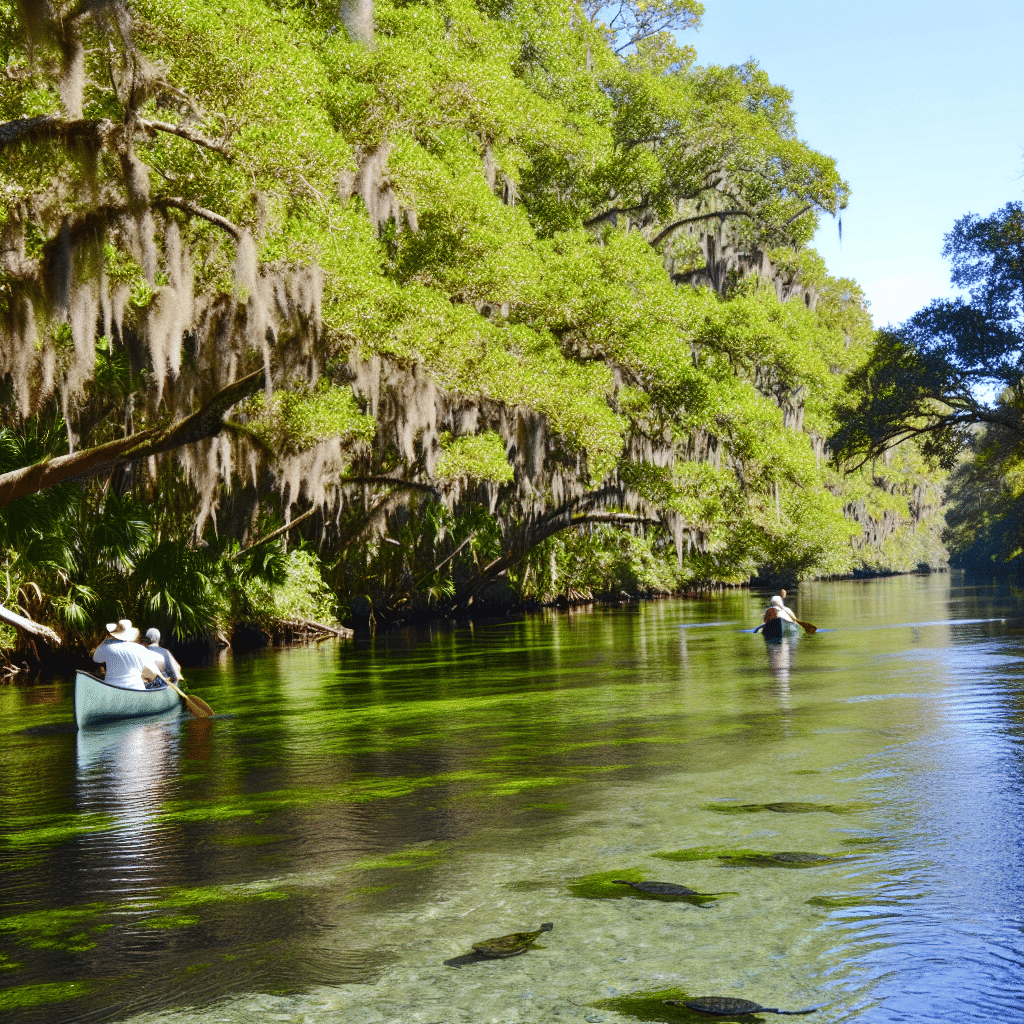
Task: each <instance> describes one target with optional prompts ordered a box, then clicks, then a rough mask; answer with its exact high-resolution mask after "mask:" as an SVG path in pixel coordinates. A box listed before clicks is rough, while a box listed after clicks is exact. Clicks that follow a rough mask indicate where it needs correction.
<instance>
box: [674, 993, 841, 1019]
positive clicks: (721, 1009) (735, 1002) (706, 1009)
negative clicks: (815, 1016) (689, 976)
mask: <svg viewBox="0 0 1024 1024" xmlns="http://www.w3.org/2000/svg"><path fill="white" fill-rule="evenodd" d="M665 1004H666V1005H668V1006H685V1007H686V1008H687V1009H688V1010H696V1011H697V1012H698V1013H710V1014H716V1015H718V1016H720V1017H726V1016H730V1017H731V1016H738V1015H739V1014H742V1013H784V1014H788V1015H790V1016H793V1017H797V1016H800V1015H802V1014H805V1013H814V1012H815V1011H817V1010H820V1009H821V1007H820V1006H812V1007H810V1009H807V1010H779V1009H777V1008H775V1007H772V1006H760V1005H759V1004H757V1003H752V1002H751V1001H750V1000H749V999H736V998H734V997H733V996H698V997H697V998H696V999H666V1000H665Z"/></svg>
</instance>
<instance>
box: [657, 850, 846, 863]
mask: <svg viewBox="0 0 1024 1024" xmlns="http://www.w3.org/2000/svg"><path fill="white" fill-rule="evenodd" d="M651 856H652V857H659V858H660V859H661V860H677V861H693V860H714V859H717V860H720V861H722V862H723V863H724V864H728V865H731V866H733V867H785V868H798V867H811V866H814V865H822V864H829V863H834V862H836V861H843V860H850V859H851V857H852V855H851V854H843V853H802V852H799V851H789V850H782V851H771V850H736V849H729V848H722V847H712V846H695V847H691V848H690V849H687V850H661V851H659V852H658V853H653V854H651Z"/></svg>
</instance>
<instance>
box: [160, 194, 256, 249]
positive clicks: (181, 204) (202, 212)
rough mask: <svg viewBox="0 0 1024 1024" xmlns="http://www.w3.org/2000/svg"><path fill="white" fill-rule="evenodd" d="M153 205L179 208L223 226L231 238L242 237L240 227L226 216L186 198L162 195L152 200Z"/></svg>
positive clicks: (220, 226)
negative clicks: (162, 196)
mask: <svg viewBox="0 0 1024 1024" xmlns="http://www.w3.org/2000/svg"><path fill="white" fill-rule="evenodd" d="M153 205H154V206H171V207H173V208H174V209H176V210H181V211H182V212H184V213H188V214H191V215H192V216H193V217H201V218H202V219H203V220H207V221H209V222H210V223H211V224H215V225H216V226H217V227H219V228H223V229H224V230H225V231H226V232H227V233H228V234H229V235H231V236H232V237H233V238H236V239H237V238H241V237H242V229H241V228H240V227H237V226H236V225H234V224H232V223H231V221H229V220H228V219H227V217H222V216H221V215H220V214H219V213H214V212H213V210H207V209H206V207H204V206H199V205H198V204H196V203H193V202H191V201H190V200H188V199H177V198H175V197H173V196H171V197H164V198H161V199H155V200H153Z"/></svg>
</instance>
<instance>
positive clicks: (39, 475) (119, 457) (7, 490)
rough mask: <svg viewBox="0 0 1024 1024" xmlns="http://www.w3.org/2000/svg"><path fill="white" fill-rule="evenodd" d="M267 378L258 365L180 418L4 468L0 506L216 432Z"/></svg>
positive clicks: (1, 477)
mask: <svg viewBox="0 0 1024 1024" xmlns="http://www.w3.org/2000/svg"><path fill="white" fill-rule="evenodd" d="M265 381H266V377H265V374H264V371H263V370H257V371H256V372H255V373H250V374H249V375H248V376H246V377H242V378H241V379H239V380H236V381H233V382H232V383H231V384H228V385H227V387H224V388H221V390H220V391H218V392H217V394H215V395H214V396H213V398H211V399H210V400H209V401H208V402H207V403H206V404H205V405H204V406H203V407H202V408H201V409H198V410H197V411H196V412H194V413H192V415H191V416H186V417H185V418H184V419H181V420H178V421H177V422H176V423H172V424H169V425H164V426H155V427H149V428H148V429H146V430H140V431H137V432H135V433H134V434H129V435H128V436H127V437H119V438H116V439H115V440H113V441H107V442H106V443H105V444H100V445H96V446H95V447H93V448H85V449H83V450H82V451H78V452H74V453H72V454H70V455H58V456H56V457H53V458H48V459H43V460H42V461H40V462H37V463H35V464H34V465H31V466H24V467H23V468H21V469H16V470H13V471H11V472H9V473H4V474H2V475H0V506H3V505H8V504H10V503H11V502H12V501H14V500H15V499H16V498H23V497H25V496H26V495H28V494H36V493H38V492H39V491H42V490H45V489H46V488H47V487H53V486H54V485H56V484H60V483H64V482H65V481H68V480H74V479H81V478H84V477H90V476H95V475H96V474H98V473H106V472H109V471H110V470H112V469H115V468H117V467H118V466H124V465H127V464H128V463H131V462H137V461H139V460H140V459H146V458H149V456H151V455H161V454H163V453H164V452H169V451H173V450H175V449H177V448H181V447H183V446H184V445H188V444H194V443H195V442H196V441H203V440H205V439H206V438H210V437H213V436H215V435H216V434H219V433H220V431H221V430H222V429H223V428H224V416H225V414H226V413H227V411H228V410H229V409H230V408H231V407H232V406H233V405H235V404H236V403H238V402H240V401H241V400H242V399H243V398H246V397H248V396H249V395H251V394H253V393H254V392H256V391H257V390H259V389H260V388H261V387H263V386H264V383H265Z"/></svg>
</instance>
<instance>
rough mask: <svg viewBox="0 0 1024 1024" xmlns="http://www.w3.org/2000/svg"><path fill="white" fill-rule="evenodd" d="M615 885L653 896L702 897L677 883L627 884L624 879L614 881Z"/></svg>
mask: <svg viewBox="0 0 1024 1024" xmlns="http://www.w3.org/2000/svg"><path fill="white" fill-rule="evenodd" d="M612 881H613V883H614V884H615V885H628V886H629V887H630V888H632V889H636V890H637V892H646V893H650V894H651V895H652V896H700V895H701V894H700V893H699V892H694V891H693V889H687V888H686V886H685V885H676V884H675V882H627V881H626V880H625V879H624V878H615V879H613V880H612Z"/></svg>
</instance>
